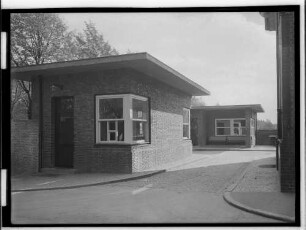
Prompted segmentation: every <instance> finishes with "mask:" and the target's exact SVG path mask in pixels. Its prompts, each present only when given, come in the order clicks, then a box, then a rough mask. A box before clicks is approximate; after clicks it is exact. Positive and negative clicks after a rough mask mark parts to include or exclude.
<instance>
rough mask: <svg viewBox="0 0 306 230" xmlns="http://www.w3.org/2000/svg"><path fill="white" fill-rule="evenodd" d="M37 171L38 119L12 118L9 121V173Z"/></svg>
mask: <svg viewBox="0 0 306 230" xmlns="http://www.w3.org/2000/svg"><path fill="white" fill-rule="evenodd" d="M36 172H38V121H37V120H22V121H17V120H15V121H14V120H12V122H11V173H12V175H16V174H31V173H36Z"/></svg>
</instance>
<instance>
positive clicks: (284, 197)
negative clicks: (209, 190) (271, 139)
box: [223, 157, 296, 222]
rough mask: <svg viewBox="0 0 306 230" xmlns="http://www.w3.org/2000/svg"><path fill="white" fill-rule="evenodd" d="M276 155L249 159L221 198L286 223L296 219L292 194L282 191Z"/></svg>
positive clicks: (244, 208)
mask: <svg viewBox="0 0 306 230" xmlns="http://www.w3.org/2000/svg"><path fill="white" fill-rule="evenodd" d="M274 166H275V157H270V158H265V159H261V160H257V161H254V162H252V163H251V164H250V165H249V167H248V168H247V170H245V171H244V172H243V174H242V175H241V176H240V178H239V179H238V180H237V181H236V182H235V184H233V185H232V186H231V187H230V188H229V189H228V190H227V192H225V193H224V195H223V197H224V199H225V201H227V202H228V203H229V204H231V205H233V206H235V207H237V208H240V209H242V210H245V211H248V212H251V213H255V214H258V215H261V216H265V217H269V218H272V219H277V220H282V221H286V222H294V221H295V215H296V213H295V194H294V193H281V192H280V185H279V174H278V172H277V170H276V168H275V167H274Z"/></svg>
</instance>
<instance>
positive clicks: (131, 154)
mask: <svg viewBox="0 0 306 230" xmlns="http://www.w3.org/2000/svg"><path fill="white" fill-rule="evenodd" d="M33 82H34V86H33V99H34V98H35V99H34V100H33V108H34V109H36V110H37V109H38V87H37V86H38V80H37V79H36V80H34V81H33ZM52 84H59V85H63V89H62V90H56V91H51V89H50V88H51V85H52ZM34 91H35V92H34ZM43 91H44V95H43V107H44V108H43V113H44V114H43V118H44V134H43V136H44V142H43V148H44V151H43V167H54V155H55V152H54V132H53V131H52V127H54V121H53V120H54V119H53V118H52V113H51V98H52V97H58V96H73V97H74V114H75V117H74V157H73V160H74V162H73V165H74V168H75V169H77V171H80V172H82V171H94V172H97V171H99V172H132V171H141V170H144V169H148V168H149V167H154V165H159V164H161V163H166V162H169V161H173V160H176V159H179V158H181V157H184V156H187V155H189V154H191V141H189V140H183V138H182V133H183V131H182V129H183V125H182V120H183V118H182V114H183V107H186V108H189V107H190V99H191V96H188V95H186V94H185V93H182V92H181V91H179V90H176V89H175V88H173V87H171V86H168V85H165V84H163V83H160V82H158V81H156V80H154V79H152V78H150V77H148V76H146V75H144V74H141V73H139V72H136V71H133V70H131V69H119V70H108V71H103V72H83V73H78V74H73V75H72V74H65V75H56V76H52V75H50V76H45V77H44V78H43ZM122 93H132V94H136V95H140V96H144V97H148V98H149V99H150V106H151V144H146V145H141V146H138V145H133V146H125V147H122V146H120V147H118V146H105V145H104V146H100V145H99V146H98V145H96V144H95V108H94V105H95V104H94V103H95V95H104V94H122ZM35 115H36V116H37V115H38V113H37V112H33V116H35ZM132 158H133V159H132ZM146 159H150V160H149V163H148V160H146Z"/></svg>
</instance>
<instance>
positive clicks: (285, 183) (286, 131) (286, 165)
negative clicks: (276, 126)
mask: <svg viewBox="0 0 306 230" xmlns="http://www.w3.org/2000/svg"><path fill="white" fill-rule="evenodd" d="M294 33H295V31H294V13H293V12H281V13H280V24H279V36H278V42H279V45H280V46H279V47H280V49H279V51H280V52H279V55H281V58H280V57H279V58H280V59H279V61H280V65H279V71H280V77H281V84H282V93H281V95H279V96H280V97H281V101H282V111H283V112H282V116H283V117H282V124H283V138H282V142H281V146H280V180H281V191H282V192H294V191H295V155H296V154H298V153H296V151H295V141H296V140H295V88H294V87H295V78H296V79H299V78H298V76H295V60H294V58H295V56H294V55H295V53H294V48H295V44H294Z"/></svg>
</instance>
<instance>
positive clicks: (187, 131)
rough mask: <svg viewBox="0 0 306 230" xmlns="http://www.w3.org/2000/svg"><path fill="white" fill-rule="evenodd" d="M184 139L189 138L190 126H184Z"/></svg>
mask: <svg viewBox="0 0 306 230" xmlns="http://www.w3.org/2000/svg"><path fill="white" fill-rule="evenodd" d="M183 137H187V138H189V125H183Z"/></svg>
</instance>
